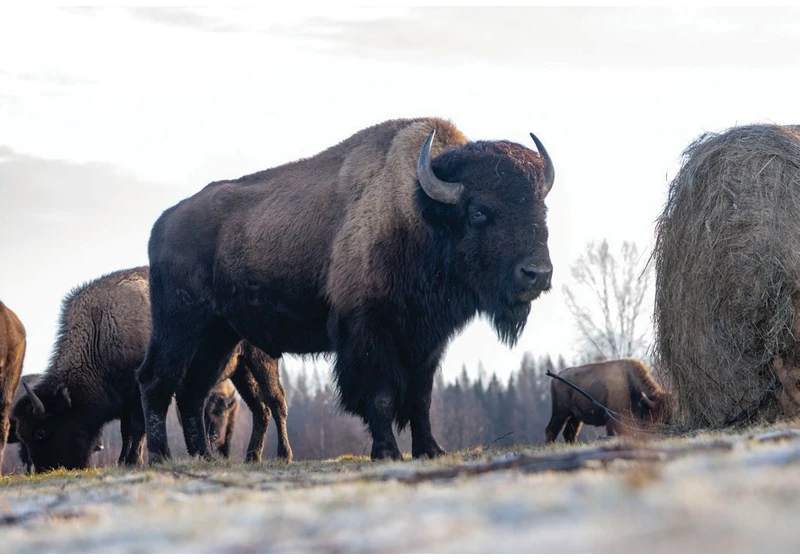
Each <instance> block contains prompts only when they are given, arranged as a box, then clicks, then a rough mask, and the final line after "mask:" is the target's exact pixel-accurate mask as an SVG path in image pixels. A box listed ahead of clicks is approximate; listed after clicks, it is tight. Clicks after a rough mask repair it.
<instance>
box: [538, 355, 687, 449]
mask: <svg viewBox="0 0 800 560" xmlns="http://www.w3.org/2000/svg"><path fill="white" fill-rule="evenodd" d="M559 375H560V377H562V378H564V379H567V380H569V381H571V382H572V383H574V384H575V385H577V386H578V387H580V388H581V389H583V390H584V391H586V392H587V393H588V394H589V395H591V396H592V397H593V398H594V399H595V400H597V401H598V402H599V403H601V404H602V405H603V406H605V407H606V408H608V409H609V410H611V411H612V412H614V413H615V416H616V418H617V419H615V418H609V417H608V416H607V415H606V412H605V410H603V409H602V408H600V407H598V406H597V405H596V404H594V403H593V402H591V401H590V400H589V399H587V398H586V397H585V396H583V395H581V394H580V393H579V392H578V391H576V390H575V389H573V388H572V387H570V386H569V385H567V384H566V383H563V382H562V381H559V380H558V379H553V380H552V381H551V382H550V394H551V396H552V403H553V412H552V415H551V416H550V422H549V423H548V424H547V428H546V430H545V440H546V441H547V443H552V442H554V441H555V439H556V437H557V436H558V434H559V432H560V431H561V428H562V427H563V428H564V441H566V442H567V443H574V442H575V441H576V440H577V439H578V434H579V433H580V431H581V427H582V426H583V424H584V423H586V424H589V425H590V426H605V427H606V433H607V434H608V435H616V434H620V433H624V432H625V431H626V430H627V429H629V428H630V427H631V426H636V425H639V424H641V423H646V422H652V423H662V422H665V421H667V420H668V419H669V418H670V417H671V415H672V410H673V408H674V400H673V398H672V395H671V394H670V393H667V392H665V391H664V390H663V389H662V388H661V386H660V385H659V384H658V383H657V382H656V381H655V380H654V379H653V377H652V376H651V375H650V372H649V371H648V369H647V366H646V365H645V364H644V363H643V362H641V361H639V360H633V359H622V360H611V361H608V362H600V363H594V364H586V365H583V366H578V367H573V368H567V369H565V370H564V371H562V372H561V373H560V374H559ZM564 424H566V427H564Z"/></svg>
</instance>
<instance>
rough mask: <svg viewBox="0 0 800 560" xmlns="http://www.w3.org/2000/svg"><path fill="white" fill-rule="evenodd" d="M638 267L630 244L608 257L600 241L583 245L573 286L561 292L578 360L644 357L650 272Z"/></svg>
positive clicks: (635, 251)
mask: <svg viewBox="0 0 800 560" xmlns="http://www.w3.org/2000/svg"><path fill="white" fill-rule="evenodd" d="M640 261H641V255H640V254H639V250H638V249H637V247H636V244H635V243H631V242H625V243H623V244H622V246H621V248H620V251H619V252H618V253H617V254H613V253H612V252H611V250H610V249H609V245H608V241H606V240H605V239H604V240H603V241H601V242H599V243H595V242H593V243H590V244H589V245H587V247H586V252H585V253H584V255H582V256H581V257H580V258H579V259H578V260H577V261H576V262H575V263H574V264H573V265H572V266H571V267H570V272H571V273H572V279H573V282H572V286H564V287H563V292H564V295H565V299H566V303H567V307H568V309H569V310H570V313H571V314H572V316H573V318H574V320H575V325H576V326H577V329H578V332H579V333H580V341H581V346H582V349H581V352H582V354H583V355H582V356H581V358H582V359H593V358H596V357H600V358H602V359H614V358H622V357H639V358H644V357H645V356H646V353H647V348H648V341H649V338H650V333H649V329H648V327H649V322H648V321H647V318H648V317H646V314H647V313H646V312H647V309H648V306H649V303H650V297H649V296H650V293H649V288H650V280H651V275H652V272H651V268H650V267H649V266H647V265H648V264H649V263H645V264H644V266H642V265H641V264H640ZM643 316H645V317H643Z"/></svg>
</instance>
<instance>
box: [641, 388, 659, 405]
mask: <svg viewBox="0 0 800 560" xmlns="http://www.w3.org/2000/svg"><path fill="white" fill-rule="evenodd" d="M642 400H643V401H644V402H645V403H647V406H649V407H650V408H655V406H656V403H655V401H652V400H650V398H649V397H648V396H647V395H645V393H644V391H642Z"/></svg>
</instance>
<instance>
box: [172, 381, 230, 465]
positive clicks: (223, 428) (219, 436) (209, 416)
mask: <svg viewBox="0 0 800 560" xmlns="http://www.w3.org/2000/svg"><path fill="white" fill-rule="evenodd" d="M176 412H177V416H178V422H179V423H180V424H181V426H183V419H182V418H181V413H180V411H176ZM238 412H239V401H238V399H237V398H236V389H235V388H234V386H233V383H231V380H230V379H226V380H225V381H223V382H221V383H218V384H217V385H216V386H215V387H214V388H213V389H211V393H210V394H209V395H208V400H207V401H206V409H205V414H204V417H205V424H206V434H207V436H208V443H209V444H210V445H211V447H212V448H215V449H216V451H218V452H219V454H220V455H222V456H223V457H225V458H226V459H227V458H228V457H230V455H231V443H233V429H234V427H235V426H236V414H237V413H238Z"/></svg>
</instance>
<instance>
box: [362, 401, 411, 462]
mask: <svg viewBox="0 0 800 560" xmlns="http://www.w3.org/2000/svg"><path fill="white" fill-rule="evenodd" d="M386 389H387V388H386V387H384V388H383V390H380V391H378V392H376V393H375V394H373V395H372V398H370V399H369V401H368V402H367V406H366V411H365V414H364V419H365V420H366V422H367V427H368V428H369V433H370V434H371V435H372V452H371V453H370V458H371V459H372V460H373V461H381V460H383V459H394V460H397V461H402V460H403V455H402V454H401V453H400V448H399V447H398V446H397V440H396V439H395V437H394V432H392V421H393V420H394V418H395V415H396V410H397V403H396V400H395V396H394V395H392V393H391V392H390V391H389V390H386Z"/></svg>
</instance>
